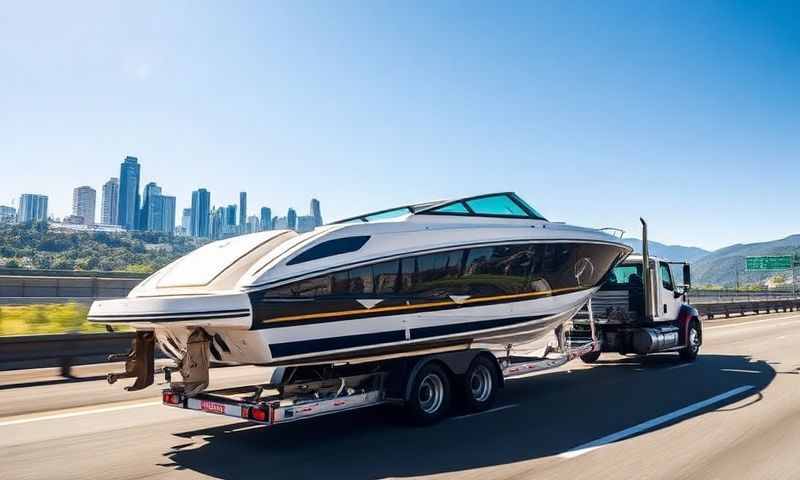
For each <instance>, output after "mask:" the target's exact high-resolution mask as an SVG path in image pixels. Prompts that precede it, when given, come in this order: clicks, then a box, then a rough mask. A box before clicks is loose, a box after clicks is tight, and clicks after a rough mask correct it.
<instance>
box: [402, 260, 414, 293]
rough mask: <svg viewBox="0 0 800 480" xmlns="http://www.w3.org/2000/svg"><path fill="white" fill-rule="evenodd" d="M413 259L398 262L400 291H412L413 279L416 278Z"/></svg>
mask: <svg viewBox="0 0 800 480" xmlns="http://www.w3.org/2000/svg"><path fill="white" fill-rule="evenodd" d="M416 264H417V261H416V259H415V258H413V257H412V258H404V259H402V260H401V261H400V291H402V292H411V291H413V290H414V279H415V278H416V271H417V269H416Z"/></svg>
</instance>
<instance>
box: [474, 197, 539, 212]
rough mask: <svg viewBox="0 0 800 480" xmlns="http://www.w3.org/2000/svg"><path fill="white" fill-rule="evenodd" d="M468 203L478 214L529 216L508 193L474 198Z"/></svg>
mask: <svg viewBox="0 0 800 480" xmlns="http://www.w3.org/2000/svg"><path fill="white" fill-rule="evenodd" d="M467 205H469V208H471V209H472V211H474V212H475V213H477V214H478V215H505V216H518V217H527V216H528V214H527V213H525V210H523V209H522V207H520V206H519V205H517V204H516V202H514V200H512V199H511V198H509V197H508V196H507V195H493V196H491V197H481V198H473V199H472V200H467Z"/></svg>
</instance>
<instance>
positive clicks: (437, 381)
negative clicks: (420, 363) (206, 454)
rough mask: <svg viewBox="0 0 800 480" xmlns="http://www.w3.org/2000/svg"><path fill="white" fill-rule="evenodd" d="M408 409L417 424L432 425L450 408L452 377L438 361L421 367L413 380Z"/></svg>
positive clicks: (407, 402)
mask: <svg viewBox="0 0 800 480" xmlns="http://www.w3.org/2000/svg"><path fill="white" fill-rule="evenodd" d="M411 381H412V383H411V389H410V395H409V398H408V399H407V401H406V411H407V413H408V416H409V417H410V419H411V421H412V422H413V423H415V424H417V425H430V424H432V423H435V422H437V421H439V420H440V419H441V418H442V417H444V416H445V414H447V410H448V409H449V408H450V398H451V397H450V377H449V376H448V375H447V372H445V371H444V369H443V368H442V367H441V366H439V365H438V364H436V363H429V364H427V365H425V366H424V367H422V368H421V369H419V371H418V372H417V374H416V375H415V376H414V378H413V379H412V380H411Z"/></svg>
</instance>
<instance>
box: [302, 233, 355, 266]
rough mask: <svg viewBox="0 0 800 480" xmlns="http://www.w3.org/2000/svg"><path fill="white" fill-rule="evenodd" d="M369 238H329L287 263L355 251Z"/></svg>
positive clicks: (308, 260)
mask: <svg viewBox="0 0 800 480" xmlns="http://www.w3.org/2000/svg"><path fill="white" fill-rule="evenodd" d="M367 240H369V236H359V237H345V238H337V239H334V240H328V241H327V242H322V243H320V244H319V245H315V246H313V247H311V248H309V249H308V250H306V251H304V252H302V253H300V255H298V256H296V257H294V258H293V259H291V260H289V261H288V262H286V265H296V264H298V263H303V262H310V261H311V260H318V259H320V258H325V257H331V256H333V255H341V254H342V253H350V252H355V251H356V250H359V249H360V248H361V247H363V246H364V244H365V243H367Z"/></svg>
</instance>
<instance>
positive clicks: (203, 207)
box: [192, 188, 211, 238]
mask: <svg viewBox="0 0 800 480" xmlns="http://www.w3.org/2000/svg"><path fill="white" fill-rule="evenodd" d="M210 213H211V192H209V191H208V190H206V189H205V188H201V189H199V190H195V191H194V192H192V236H193V237H203V238H209V233H210V231H209V228H208V221H209V214H210Z"/></svg>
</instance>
